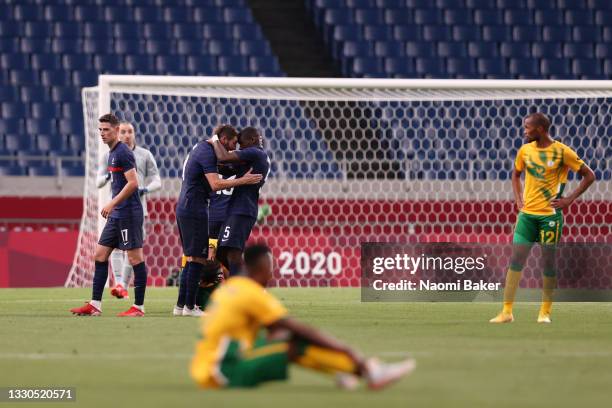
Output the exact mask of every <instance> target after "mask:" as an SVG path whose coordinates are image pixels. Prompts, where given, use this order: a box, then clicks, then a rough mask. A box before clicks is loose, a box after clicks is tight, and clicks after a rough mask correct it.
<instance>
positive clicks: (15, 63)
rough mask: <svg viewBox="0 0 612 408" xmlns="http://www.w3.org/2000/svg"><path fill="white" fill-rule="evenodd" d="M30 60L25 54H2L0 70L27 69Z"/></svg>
mask: <svg viewBox="0 0 612 408" xmlns="http://www.w3.org/2000/svg"><path fill="white" fill-rule="evenodd" d="M29 65H30V58H29V56H28V55H26V54H2V55H1V56H0V69H28V68H29Z"/></svg>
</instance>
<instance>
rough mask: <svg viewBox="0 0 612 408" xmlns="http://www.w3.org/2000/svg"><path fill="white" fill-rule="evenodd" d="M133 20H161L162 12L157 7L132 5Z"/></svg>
mask: <svg viewBox="0 0 612 408" xmlns="http://www.w3.org/2000/svg"><path fill="white" fill-rule="evenodd" d="M133 14H134V21H136V22H137V23H150V22H158V21H162V12H161V10H160V9H159V8H158V7H147V6H141V7H134V13H133Z"/></svg>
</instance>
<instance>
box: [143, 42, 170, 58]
mask: <svg viewBox="0 0 612 408" xmlns="http://www.w3.org/2000/svg"><path fill="white" fill-rule="evenodd" d="M174 49H176V46H175V44H174V42H173V41H167V40H146V41H145V47H144V50H145V52H146V53H147V54H149V55H165V54H167V53H168V52H169V51H171V50H174Z"/></svg>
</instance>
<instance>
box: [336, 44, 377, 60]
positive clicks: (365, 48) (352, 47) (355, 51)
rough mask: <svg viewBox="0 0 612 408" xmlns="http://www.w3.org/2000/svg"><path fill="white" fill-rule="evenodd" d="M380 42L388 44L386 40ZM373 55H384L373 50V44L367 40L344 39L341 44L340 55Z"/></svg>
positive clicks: (345, 56)
mask: <svg viewBox="0 0 612 408" xmlns="http://www.w3.org/2000/svg"><path fill="white" fill-rule="evenodd" d="M380 44H383V46H384V45H385V44H388V43H387V42H386V41H381V42H380ZM374 55H376V56H379V57H384V55H378V54H376V52H375V49H374V46H373V45H372V43H371V42H369V41H346V42H344V44H343V45H342V55H341V56H342V57H343V58H352V57H373V56H374Z"/></svg>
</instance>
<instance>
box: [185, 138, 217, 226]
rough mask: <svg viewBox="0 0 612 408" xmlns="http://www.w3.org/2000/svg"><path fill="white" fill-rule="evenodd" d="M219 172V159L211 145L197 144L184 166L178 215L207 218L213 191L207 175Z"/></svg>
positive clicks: (203, 142) (205, 143) (204, 142)
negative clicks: (209, 199) (210, 196)
mask: <svg viewBox="0 0 612 408" xmlns="http://www.w3.org/2000/svg"><path fill="white" fill-rule="evenodd" d="M216 172H217V157H216V156H215V151H214V150H213V147H212V146H211V145H210V143H208V142H206V141H205V140H203V141H201V142H199V143H198V144H196V145H195V146H194V147H193V149H192V150H191V152H190V153H189V154H188V155H187V158H186V159H185V164H183V183H182V184H181V194H180V196H179V200H178V203H177V205H176V213H177V214H178V215H183V216H192V217H207V216H208V197H209V195H210V193H211V191H212V188H211V187H210V184H208V180H206V174H207V173H216Z"/></svg>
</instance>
